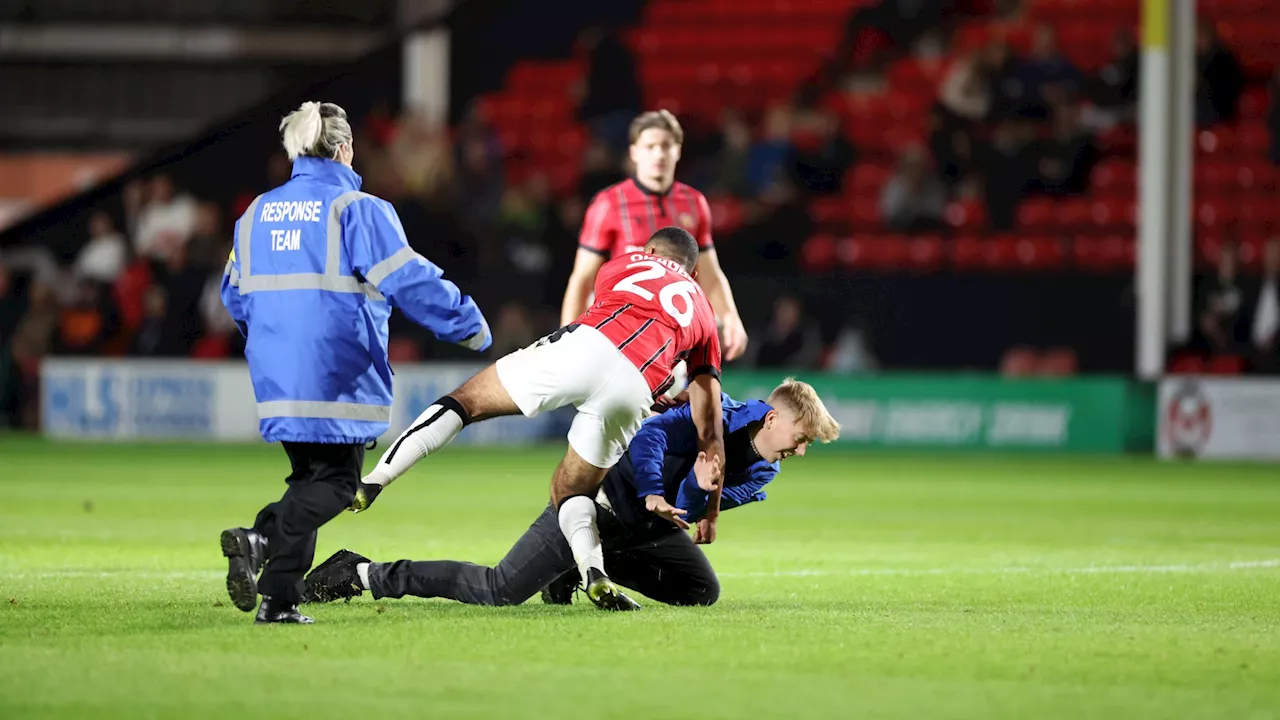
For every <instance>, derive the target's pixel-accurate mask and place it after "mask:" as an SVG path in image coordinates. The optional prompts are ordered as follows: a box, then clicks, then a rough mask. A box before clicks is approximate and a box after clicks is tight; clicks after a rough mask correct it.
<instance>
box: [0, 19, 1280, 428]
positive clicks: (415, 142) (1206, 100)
mask: <svg viewBox="0 0 1280 720" xmlns="http://www.w3.org/2000/svg"><path fill="white" fill-rule="evenodd" d="M933 5H934V3H928V2H925V3H898V2H891V1H890V0H885V2H883V3H878V4H875V5H874V6H873V7H875V8H881V6H884V7H885V8H888V10H884V9H883V8H882V9H881V12H888V13H889V14H888V15H887V16H886V17H873V18H866V17H862V18H859V17H856V16H855V17H853V18H851V21H850V32H851V33H853V32H856V31H860V30H861V29H863V27H864V26H866V25H867V23H870V22H871V21H873V20H874V21H875V22H878V23H881V25H882V26H884V27H888V28H890V29H891V30H892V32H891V33H890V34H891V35H894V36H895V39H898V40H902V41H903V42H906V43H909V42H911V41H913V40H915V39H916V38H918V37H919V35H920V32H921V30H922V28H924V27H926V26H929V25H930V24H931V23H934V22H935V20H934V17H933V10H932V8H933ZM1011 5H1015V6H1016V3H1013V4H1011ZM904 8H915V12H917V14H916V15H911V16H910V17H907V16H903V15H902V13H903V12H905V10H904ZM894 13H897V14H894ZM897 36H901V37H897ZM589 45H590V47H591V52H592V58H593V63H592V67H593V70H592V71H591V73H590V74H589V75H588V77H587V79H586V81H585V83H584V86H583V88H582V91H581V93H580V97H581V101H582V102H581V106H580V119H581V120H582V121H583V122H584V123H586V124H587V126H588V127H590V128H592V130H593V133H594V136H593V139H592V141H591V142H590V143H589V144H588V146H587V148H586V151H585V153H584V155H583V157H582V164H581V168H580V172H579V173H578V174H577V177H578V181H577V184H576V187H574V188H572V190H571V191H570V192H568V193H563V194H560V195H553V193H552V192H551V189H550V186H549V183H548V181H547V179H546V177H545V176H543V175H535V176H533V177H531V178H528V179H522V180H521V181H520V182H508V178H507V176H506V173H505V170H504V157H505V154H506V149H505V148H504V147H503V146H502V144H501V142H500V141H499V136H498V134H497V132H496V131H495V130H494V128H492V127H490V126H489V125H488V124H487V123H486V121H485V118H484V117H483V115H482V113H480V112H478V111H476V110H473V111H472V112H469V113H468V114H467V116H466V117H465V119H464V120H463V121H462V122H460V123H459V124H458V125H457V126H456V127H453V128H446V127H442V126H439V125H433V124H432V123H430V122H427V121H426V120H424V119H423V118H421V117H419V116H416V115H413V114H406V115H401V116H396V115H395V114H393V113H391V112H390V111H387V110H385V109H383V110H375V111H374V112H373V113H372V114H370V115H369V116H368V117H366V118H365V119H364V121H363V122H361V123H359V124H358V127H357V137H356V141H355V147H356V156H357V159H356V169H357V171H358V172H360V173H361V174H362V176H363V177H364V181H365V185H364V189H365V190H367V191H368V192H371V193H374V194H377V195H380V196H382V197H386V198H388V199H390V200H392V201H393V202H394V203H395V204H396V206H397V209H398V210H399V212H400V214H401V218H402V221H403V223H404V226H405V229H406V233H407V235H408V237H409V238H410V241H411V243H412V244H413V245H414V247H415V249H417V250H418V251H420V252H422V253H423V254H424V255H426V256H428V257H430V258H432V259H433V260H435V261H437V262H438V263H439V264H441V265H442V266H444V267H445V268H446V270H447V272H448V273H449V275H450V276H451V277H452V278H454V279H455V280H457V281H458V282H459V284H461V285H463V286H464V287H466V288H467V289H468V291H470V292H473V293H474V294H476V295H477V296H478V297H480V296H482V298H483V300H484V301H485V304H486V310H487V312H488V313H489V315H490V321H491V322H492V323H493V325H494V335H495V343H494V347H493V349H492V350H491V351H490V354H491V355H494V356H496V355H500V354H502V353H505V352H508V351H510V350H512V349H515V348H518V347H521V346H523V345H526V344H528V343H529V342H532V341H533V340H535V339H536V338H537V336H539V335H540V334H541V333H542V331H543V330H545V329H546V328H549V327H552V326H553V325H554V323H555V321H556V312H555V311H556V308H557V307H558V302H559V298H560V294H561V292H562V290H563V281H564V278H565V277H566V275H567V273H568V269H569V266H570V264H571V263H572V258H573V253H574V251H575V248H576V234H577V229H578V228H579V226H580V224H581V220H582V214H583V210H584V208H585V206H586V204H587V203H588V202H589V201H590V199H591V197H592V195H593V194H594V193H595V192H597V191H598V190H599V189H601V188H603V187H605V186H607V185H608V184H610V183H613V182H615V181H617V180H620V179H622V178H624V177H625V173H626V169H625V165H624V157H625V145H626V140H625V121H626V120H629V119H630V117H631V115H632V113H633V112H634V111H636V110H639V109H640V105H641V100H640V94H639V92H640V91H639V85H638V83H637V82H636V81H635V66H634V60H632V59H630V58H629V56H628V54H627V50H626V48H625V47H624V46H623V45H622V44H621V43H618V42H617V41H616V39H614V38H611V37H610V36H607V35H605V36H592V37H590V38H589ZM838 55H839V54H838ZM1138 62H1139V53H1138V49H1137V47H1136V45H1135V42H1134V39H1133V37H1132V35H1131V34H1130V33H1129V32H1128V31H1127V30H1118V31H1117V32H1116V34H1115V37H1114V40H1113V43H1112V49H1111V57H1110V58H1109V60H1108V62H1107V63H1106V64H1105V65H1104V66H1102V68H1101V69H1100V70H1099V71H1098V72H1097V73H1095V74H1086V73H1084V72H1082V71H1081V70H1079V69H1077V68H1076V67H1074V66H1073V65H1072V63H1071V62H1070V61H1069V60H1067V59H1066V58H1065V57H1064V56H1063V55H1062V53H1061V52H1060V50H1059V48H1058V47H1057V43H1056V39H1055V36H1054V32H1053V30H1052V28H1049V27H1040V28H1038V29H1037V30H1036V32H1035V35H1034V40H1033V43H1032V49H1031V52H1030V53H1029V55H1027V56H1026V57H1018V56H1016V55H1015V54H1014V53H1012V52H1011V50H1010V48H1009V46H1008V45H1007V44H1006V43H1004V42H1003V41H1001V40H994V41H992V42H990V43H989V44H987V45H986V46H984V47H981V48H979V49H978V50H976V51H974V52H971V53H968V54H965V55H963V56H962V57H960V58H958V59H957V60H956V61H955V62H954V63H953V64H952V65H951V66H950V68H949V69H948V71H947V72H946V73H945V75H944V77H943V79H942V82H941V84H940V87H939V91H938V97H937V102H936V103H935V105H934V107H933V108H932V110H931V111H930V118H929V133H928V136H927V137H926V138H922V142H921V143H920V144H919V145H914V146H910V147H907V148H906V149H904V150H903V151H902V153H901V156H900V157H899V158H898V161H897V163H896V167H895V169H894V171H893V173H892V174H891V176H890V177H889V178H888V179H887V181H886V182H885V183H884V185H883V186H882V188H881V190H880V196H879V205H880V214H881V222H883V223H884V225H885V228H886V229H888V230H893V231H903V232H914V231H928V230H931V229H935V228H938V227H940V226H942V224H943V223H944V222H945V221H946V218H945V213H946V212H947V207H948V205H949V204H950V203H952V202H953V201H956V200H957V199H959V200H969V201H973V202H981V203H982V204H984V205H985V213H986V217H987V221H988V223H989V226H990V228H991V229H993V230H996V231H999V230H1005V229H1009V228H1011V227H1013V224H1014V223H1015V221H1016V217H1017V208H1018V205H1019V203H1020V202H1021V201H1022V199H1024V198H1026V197H1028V196H1031V195H1036V194H1042V195H1049V196H1064V195H1072V194H1079V193H1083V192H1085V191H1086V190H1087V189H1088V183H1089V177H1090V170H1091V168H1092V165H1093V163H1094V162H1095V159H1096V156H1097V152H1096V148H1095V141H1094V137H1095V133H1097V132H1099V131H1101V130H1105V129H1106V128H1109V127H1111V126H1114V125H1117V124H1129V123H1132V122H1133V120H1134V115H1135V102H1136V99H1137V82H1138V78H1139V73H1138ZM1197 62H1198V76H1197V87H1196V113H1197V122H1198V123H1199V124H1200V125H1212V124H1214V123H1217V122H1222V121H1227V120H1231V119H1233V118H1234V116H1235V114H1236V108H1237V105H1238V100H1239V97H1240V92H1241V89H1242V87H1243V74H1242V71H1241V68H1240V63H1239V62H1238V61H1237V60H1236V58H1235V56H1234V55H1233V54H1232V52H1231V50H1230V49H1229V48H1228V47H1227V46H1225V45H1224V44H1223V43H1222V41H1221V40H1220V39H1219V38H1218V37H1217V36H1216V34H1215V33H1214V31H1213V28H1212V26H1211V25H1208V24H1204V25H1201V26H1200V28H1199V32H1198V34H1197ZM834 71H835V73H836V74H837V75H838V74H840V73H848V72H855V71H856V69H855V68H849V67H844V66H840V67H837V68H835V70H834ZM1278 77H1280V76H1278ZM1275 90H1276V88H1275V81H1273V91H1272V98H1273V103H1272V108H1271V111H1270V114H1269V116H1268V122H1269V125H1270V128H1271V131H1272V133H1273V137H1277V136H1280V106H1278V105H1277V103H1276V99H1277V98H1280V95H1278V94H1277V93H1276V92H1275ZM821 94H822V93H821V92H815V91H813V89H812V88H805V89H804V90H803V91H802V92H801V93H800V94H799V95H798V96H797V97H795V98H793V99H791V100H789V101H787V102H783V103H780V104H776V105H773V106H771V107H769V108H768V109H767V110H766V111H765V112H763V114H761V115H759V116H748V115H746V114H743V113H741V112H736V111H728V112H725V113H724V114H723V116H722V117H720V118H717V119H713V120H714V121H715V122H713V123H712V124H711V125H707V124H705V123H699V122H697V119H693V118H690V119H689V122H688V129H689V132H688V134H687V140H686V147H685V148H684V156H683V160H682V161H681V164H680V168H679V170H680V177H681V179H682V180H685V181H687V182H689V183H690V184H693V185H694V186H695V187H698V188H699V189H702V190H703V191H704V192H706V194H707V195H708V196H710V197H712V198H713V199H714V198H717V197H731V198H735V199H736V201H738V202H739V203H740V206H741V208H742V210H741V215H740V216H735V217H719V218H717V222H719V223H720V224H719V225H718V227H717V228H716V237H717V244H718V246H719V248H720V253H721V256H722V262H723V264H724V265H725V266H726V267H727V268H730V270H731V271H732V272H741V273H751V272H753V271H757V270H763V271H765V272H767V273H769V274H775V275H776V274H781V273H788V272H791V273H798V272H799V264H798V262H796V261H795V259H794V258H795V256H796V255H798V252H797V250H798V244H799V243H800V242H801V241H802V240H803V239H804V238H805V237H807V236H808V235H809V233H810V231H811V229H812V227H813V222H814V221H813V220H812V219H811V217H810V214H809V212H808V203H809V201H810V200H811V199H813V198H815V197H821V196H828V195H834V194H839V193H841V191H842V190H843V184H844V182H845V178H846V177H847V176H848V175H849V173H850V171H851V169H852V168H854V167H855V166H856V165H857V164H858V162H859V158H860V151H859V148H857V147H855V146H854V144H853V143H851V141H850V140H849V139H848V136H847V134H846V133H845V132H844V128H843V127H842V126H841V121H840V119H839V118H838V117H837V115H836V114H834V113H832V112H830V111H829V110H827V109H824V107H823V103H821V102H819V101H818V100H817V99H818V98H819V97H820V96H821ZM702 120H704V121H705V120H707V119H706V118H703V119H702ZM620 128H621V129H622V131H621V134H620ZM1271 154H1272V160H1273V161H1275V162H1277V163H1280V141H1274V140H1273V143H1272V153H1271ZM267 162H268V164H269V166H268V168H269V169H268V173H267V180H268V182H267V187H270V186H274V185H277V184H279V183H282V182H284V181H285V180H286V179H287V178H288V175H289V172H290V167H289V164H288V162H287V161H286V160H285V158H284V156H283V154H277V155H275V156H272V157H271V158H270V159H269V160H267ZM264 189H266V187H246V188H241V189H240V193H239V195H238V196H237V197H235V198H222V199H218V201H212V200H202V199H199V198H194V197H191V196H190V195H188V194H186V193H185V192H183V191H182V189H180V188H175V187H174V184H173V182H172V181H171V180H170V179H169V178H168V177H167V176H165V175H163V174H161V175H155V176H153V177H151V178H149V179H146V180H144V181H138V182H135V183H133V184H131V185H129V186H128V188H127V189H126V190H125V192H124V194H123V196H122V198H121V201H120V203H119V205H118V206H113V207H111V208H107V209H104V210H103V211H101V212H99V213H97V214H96V215H94V216H93V219H92V222H91V223H90V226H89V228H88V237H87V242H86V244H85V245H84V247H83V249H82V250H81V251H80V252H79V254H78V255H77V256H76V257H74V258H54V257H53V256H52V255H50V254H48V252H47V251H43V252H42V251H41V250H40V249H31V248H27V249H19V250H18V251H8V252H7V253H6V255H5V256H4V257H0V340H2V341H3V342H0V345H2V346H3V347H2V351H0V422H3V421H4V418H5V417H6V416H7V418H8V421H9V422H15V421H19V420H21V419H22V418H21V416H22V415H23V412H24V409H26V411H27V412H29V408H30V407H31V404H32V403H31V401H32V400H33V399H34V397H35V396H34V392H35V390H34V388H35V387H36V384H35V378H36V373H37V368H38V364H39V361H40V359H41V358H42V357H44V356H46V355H48V354H62V355H98V354H107V355H129V356H138V357H196V358H223V357H236V356H238V355H239V354H240V353H241V352H242V350H243V344H242V343H243V341H242V339H241V338H240V336H239V334H238V333H237V332H236V331H235V329H234V326H233V324H232V323H231V321H230V318H229V317H228V316H227V314H226V312H225V311H224V310H223V308H222V305H221V302H220V299H219V297H218V288H219V284H220V280H221V275H222V270H223V266H224V264H225V262H226V258H227V254H228V252H229V250H230V247H231V233H230V226H231V221H232V220H233V219H234V218H235V217H237V216H238V215H239V214H240V212H242V211H243V209H244V208H245V207H246V206H247V205H248V203H249V202H250V200H251V199H252V198H253V197H254V196H255V195H256V194H257V193H259V192H261V191H263V190H264ZM1267 258H1268V264H1267V268H1268V274H1267V276H1266V277H1267V279H1266V280H1265V281H1264V282H1263V283H1261V284H1259V285H1258V286H1257V287H1256V288H1251V289H1250V290H1249V292H1248V293H1242V292H1241V291H1239V290H1238V289H1236V281H1235V270H1234V264H1233V257H1232V253H1230V252H1227V253H1224V254H1223V261H1222V262H1223V267H1222V269H1221V270H1220V272H1219V274H1218V276H1217V278H1216V279H1215V280H1214V281H1212V282H1211V283H1210V286H1211V287H1210V288H1209V289H1207V290H1206V291H1205V292H1204V293H1202V297H1203V298H1204V299H1203V300H1202V301H1201V303H1200V305H1199V307H1200V310H1199V316H1198V323H1197V328H1198V331H1199V335H1198V342H1200V343H1201V344H1202V345H1204V346H1206V347H1210V346H1212V347H1214V348H1218V349H1230V350H1231V351H1233V352H1237V351H1241V348H1242V347H1243V346H1244V345H1249V346H1250V347H1253V348H1254V350H1255V351H1257V352H1254V354H1255V355H1257V354H1258V353H1259V352H1261V353H1262V355H1265V352H1262V351H1264V350H1266V349H1267V348H1270V350H1271V352H1272V355H1271V356H1269V357H1271V358H1272V360H1274V358H1275V355H1274V350H1275V346H1276V335H1277V332H1276V330H1277V327H1280V319H1278V317H1280V304H1278V303H1280V301H1278V300H1277V296H1276V290H1275V276H1276V273H1277V269H1278V268H1280V245H1278V244H1276V243H1273V245H1272V246H1271V249H1269V250H1268V254H1267ZM499 267H500V268H503V269H504V273H503V275H502V276H501V278H500V280H496V281H495V280H492V279H490V278H489V276H491V275H492V273H487V274H486V273H485V272H482V270H483V269H485V268H499ZM1246 295H1247V296H1248V297H1249V298H1252V301H1251V302H1252V305H1250V304H1249V303H1247V302H1245V301H1244V300H1243V299H1242V298H1244V297H1245V296H1246ZM1246 310H1247V313H1246V312H1245V311H1246ZM1245 317H1248V318H1249V319H1248V320H1247V321H1246V320H1245V319H1243V318H1245ZM754 320H755V321H757V322H756V323H755V327H751V325H752V324H753V322H752V321H753V319H752V318H747V321H748V326H749V327H748V329H749V330H750V331H752V332H751V335H752V338H753V340H752V345H751V356H750V357H749V358H748V362H749V363H755V364H758V365H761V366H777V367H816V366H819V365H821V366H823V367H827V368H831V369H836V370H843V371H849V372H854V371H859V370H865V369H869V368H873V367H875V365H876V360H875V358H874V355H873V354H872V351H871V349H870V348H869V347H868V346H867V342H866V340H865V335H864V334H863V333H862V332H861V330H860V329H859V328H858V327H857V326H856V324H851V325H850V326H849V327H848V328H847V329H846V330H845V331H843V332H841V333H840V334H839V336H838V337H837V338H836V339H835V341H834V342H828V343H826V344H825V347H824V343H823V342H822V339H821V338H820V337H818V330H817V328H816V327H815V324H814V322H813V321H812V319H810V318H808V316H807V314H806V313H805V311H804V308H803V304H802V302H801V301H800V300H799V299H797V298H792V297H784V298H780V299H779V300H778V301H777V302H776V304H775V306H774V308H773V312H772V315H771V316H770V317H769V318H763V317H762V318H755V319H754ZM393 322H395V323H397V324H396V325H395V326H393V337H395V338H396V341H395V343H394V345H393V357H392V361H393V362H398V361H404V360H414V359H424V358H446V359H448V358H455V357H457V358H465V357H468V355H467V354H466V353H462V352H456V353H455V351H454V350H452V349H451V348H449V347H447V346H443V345H441V344H433V343H430V342H427V341H426V337H425V334H424V332H423V331H421V330H420V329H418V328H416V327H414V326H412V325H410V324H408V323H406V322H404V321H403V320H399V319H397V320H395V321H393ZM1246 325H1248V326H1249V327H1248V331H1247V332H1246V329H1245V327H1246ZM1241 352H1242V351H1241ZM1259 367H1274V366H1268V365H1266V364H1265V363H1262V362H1260V363H1259ZM26 421H27V422H30V417H29V416H28V417H27V418H26Z"/></svg>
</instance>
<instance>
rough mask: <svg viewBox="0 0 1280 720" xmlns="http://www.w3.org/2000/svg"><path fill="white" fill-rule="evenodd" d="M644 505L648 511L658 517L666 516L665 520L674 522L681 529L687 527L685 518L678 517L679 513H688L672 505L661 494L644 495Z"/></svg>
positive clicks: (686, 528)
mask: <svg viewBox="0 0 1280 720" xmlns="http://www.w3.org/2000/svg"><path fill="white" fill-rule="evenodd" d="M644 506H645V508H646V509H648V511H649V512H651V513H653V514H655V515H657V516H658V517H662V518H666V519H667V520H670V521H671V522H673V523H675V525H676V527H678V528H680V529H681V530H688V529H689V523H687V522H685V519H684V518H682V517H680V516H681V515H686V514H688V511H687V510H681V509H680V508H678V507H674V506H672V504H671V503H669V502H667V499H666V498H664V497H663V496H661V495H646V496H645V498H644Z"/></svg>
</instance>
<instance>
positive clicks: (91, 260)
mask: <svg viewBox="0 0 1280 720" xmlns="http://www.w3.org/2000/svg"><path fill="white" fill-rule="evenodd" d="M128 259H129V245H128V243H127V242H125V239H124V236H123V235H121V234H120V233H119V232H117V231H116V228H115V225H113V224H112V222H111V216H110V215H108V214H107V213H105V212H103V211H101V210H99V211H98V212H95V213H94V214H93V215H92V216H91V217H90V218H89V242H87V243H85V245H84V247H83V248H81V249H80V254H79V255H78V256H76V264H75V274H76V277H80V278H88V279H90V280H93V281H95V282H100V283H112V282H115V279H116V278H118V277H120V273H122V272H124V267H125V265H126V264H127V262H128Z"/></svg>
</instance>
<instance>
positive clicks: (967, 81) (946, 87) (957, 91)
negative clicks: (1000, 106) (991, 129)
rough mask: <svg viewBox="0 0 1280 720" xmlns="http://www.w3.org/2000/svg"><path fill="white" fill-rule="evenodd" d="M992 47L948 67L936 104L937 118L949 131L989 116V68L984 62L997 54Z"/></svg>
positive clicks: (958, 59)
mask: <svg viewBox="0 0 1280 720" xmlns="http://www.w3.org/2000/svg"><path fill="white" fill-rule="evenodd" d="M994 47H995V45H994V44H993V45H992V46H991V47H989V48H987V49H984V50H983V51H977V50H975V51H973V52H971V53H969V54H967V55H963V56H961V57H959V58H957V59H956V61H955V62H953V63H952V64H951V68H950V69H948V70H947V74H946V75H945V76H944V77H943V79H942V84H941V85H940V86H939V87H938V103H939V105H940V106H941V109H942V111H943V114H942V115H941V116H940V117H939V119H940V120H942V121H944V126H945V127H946V128H947V129H948V130H950V129H954V128H957V127H963V126H964V122H965V121H967V122H969V123H979V122H982V121H983V120H986V119H987V117H988V116H989V115H990V113H991V94H992V88H991V72H990V71H991V66H990V63H989V61H988V58H990V57H991V56H992V55H993V54H997V53H998V52H999V51H998V50H995V49H993V48H994Z"/></svg>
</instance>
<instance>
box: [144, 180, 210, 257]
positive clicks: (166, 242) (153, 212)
mask: <svg viewBox="0 0 1280 720" xmlns="http://www.w3.org/2000/svg"><path fill="white" fill-rule="evenodd" d="M148 185H149V191H150V196H149V198H148V199H147V201H146V203H145V204H143V205H142V207H141V209H140V210H139V211H138V217H137V229H136V230H135V234H134V238H133V243H134V251H135V252H136V253H137V255H138V256H139V257H143V258H149V259H151V260H154V261H157V262H164V260H165V259H166V258H167V257H168V256H169V255H170V254H171V253H172V252H174V250H175V249H176V248H178V247H181V246H183V245H186V244H187V241H188V240H190V239H191V233H192V232H193V231H194V229H195V222H196V201H195V199H193V198H192V197H191V196H190V195H187V194H182V195H176V194H175V190H174V187H173V180H172V179H171V178H170V177H169V176H168V175H157V176H155V177H154V178H152V179H151V182H150V183H149V184H148Z"/></svg>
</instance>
